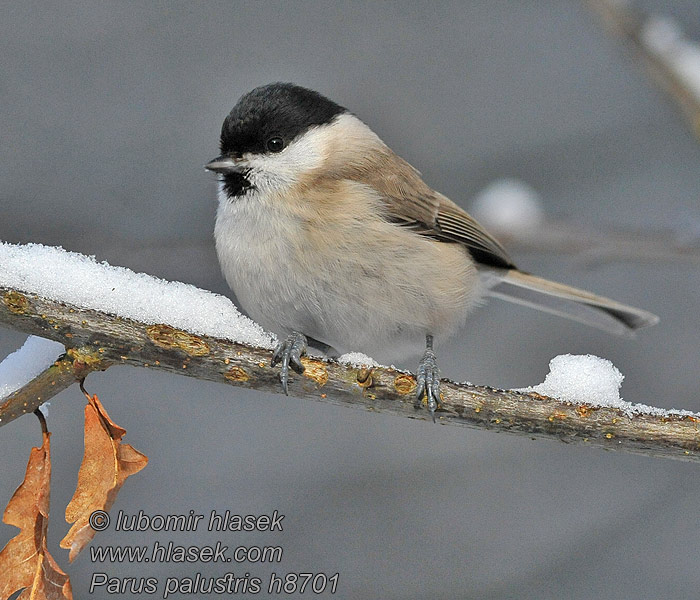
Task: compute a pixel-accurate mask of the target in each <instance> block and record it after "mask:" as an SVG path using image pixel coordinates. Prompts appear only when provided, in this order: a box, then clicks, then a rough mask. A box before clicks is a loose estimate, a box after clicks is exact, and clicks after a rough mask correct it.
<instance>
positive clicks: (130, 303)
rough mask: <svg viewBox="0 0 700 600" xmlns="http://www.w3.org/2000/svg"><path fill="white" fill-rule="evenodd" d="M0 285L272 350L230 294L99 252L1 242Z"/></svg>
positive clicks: (269, 337) (265, 335) (268, 337)
mask: <svg viewBox="0 0 700 600" xmlns="http://www.w3.org/2000/svg"><path fill="white" fill-rule="evenodd" d="M0 265H2V269H1V270H0V286H6V287H12V288H15V289H18V290H20V291H22V292H26V293H31V294H38V295H39V296H44V297H46V298H49V299H51V300H56V301H58V302H65V303H67V304H73V305H75V306H78V307H80V308H85V309H94V310H99V311H103V312H106V313H110V314H112V315H116V316H119V317H124V318H127V319H134V320H136V321H141V322H143V323H149V324H156V323H164V324H168V325H171V326H173V327H176V328H178V329H184V330H186V331H189V332H191V333H195V334H199V335H209V336H213V337H218V338H224V339H227V340H231V341H235V342H241V343H244V344H250V345H252V346H258V347H262V348H272V347H273V344H274V336H273V335H272V334H270V333H267V332H265V331H264V330H263V329H262V327H260V325H258V324H257V323H255V322H253V321H251V320H250V319H248V318H247V317H244V316H243V315H242V314H241V313H240V312H238V309H237V308H236V307H235V306H234V305H233V303H232V302H231V301H230V300H229V299H228V298H226V297H224V296H220V295H218V294H214V293H212V292H209V291H206V290H202V289H199V288H197V287H195V286H193V285H188V284H185V283H180V282H179V281H165V280H164V279H159V278H157V277H152V276H151V275H146V274H145V273H134V272H133V271H130V270H129V269H125V268H124V267H113V266H111V265H109V264H107V263H106V262H101V263H99V262H97V261H96V260H95V257H94V256H85V255H83V254H78V253H75V252H68V251H66V250H64V249H63V248H56V247H51V246H42V245H41V244H26V245H15V244H7V243H4V242H0Z"/></svg>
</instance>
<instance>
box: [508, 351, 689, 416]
mask: <svg viewBox="0 0 700 600" xmlns="http://www.w3.org/2000/svg"><path fill="white" fill-rule="evenodd" d="M624 378H625V377H624V375H622V373H620V371H619V370H618V369H617V367H616V366H615V365H614V364H612V363H611V362H610V361H609V360H607V359H605V358H599V357H597V356H593V355H592V354H586V355H575V354H562V355H560V356H555V357H554V358H553V359H552V360H551V361H549V373H548V374H547V377H545V380H544V382H543V383H540V384H539V385H535V386H532V387H528V388H522V389H520V390H516V391H519V392H525V393H527V392H535V393H537V394H541V395H543V396H549V397H550V398H556V399H558V400H561V401H563V402H570V403H572V404H588V405H591V406H601V407H608V408H616V409H618V410H620V411H622V412H623V413H625V414H626V415H627V416H628V417H631V416H632V415H635V414H637V415H639V414H646V415H654V416H681V417H682V416H693V417H698V416H700V414H698V413H694V412H691V411H689V410H676V409H671V410H666V409H663V408H657V407H654V406H647V405H645V404H632V403H631V402H625V401H624V400H623V399H622V398H620V386H621V385H622V380H623V379H624Z"/></svg>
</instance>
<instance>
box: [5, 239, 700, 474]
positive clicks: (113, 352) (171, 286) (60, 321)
mask: <svg viewBox="0 0 700 600" xmlns="http://www.w3.org/2000/svg"><path fill="white" fill-rule="evenodd" d="M0 264H1V265H2V270H1V271H0V324H3V325H6V326H8V327H11V328H13V329H17V330H20V331H24V332H26V333H29V334H32V335H37V336H41V337H43V338H48V339H50V340H54V341H55V342H59V343H60V344H62V345H63V346H64V347H65V348H66V352H65V354H62V355H61V356H60V357H58V358H57V360H56V361H55V362H53V363H50V364H49V365H48V366H46V367H45V368H44V370H42V371H41V372H40V373H39V374H38V375H35V376H34V375H31V377H32V378H31V379H30V380H29V381H27V382H26V383H24V384H22V382H21V376H20V382H19V384H17V383H16V382H15V383H14V384H13V387H14V388H16V387H17V385H20V387H19V389H14V391H12V392H10V394H9V396H6V397H5V398H2V399H0V425H3V424H5V423H7V422H9V421H11V420H13V419H15V418H17V417H19V416H21V415H22V414H25V413H28V412H32V411H33V410H34V409H36V408H37V407H38V406H39V405H40V404H42V403H43V402H45V401H46V400H47V399H49V398H50V397H52V396H53V395H55V394H56V393H58V391H60V390H62V389H65V388H66V387H68V386H69V385H71V383H74V382H75V381H77V380H80V379H82V378H84V377H85V376H86V375H87V374H89V373H90V372H92V371H95V370H104V369H107V368H109V367H110V366H113V365H117V364H123V365H132V366H141V367H148V368H151V369H160V370H164V371H169V372H171V373H180V374H183V375H189V376H191V377H196V378H199V379H205V380H209V381H217V382H220V383H228V384H231V385H237V386H242V387H247V388H251V389H260V390H265V391H269V392H275V393H281V386H280V384H279V381H278V379H277V369H272V368H270V366H269V364H270V358H271V347H272V344H273V339H272V338H271V337H270V336H269V335H268V334H266V333H265V332H263V331H262V330H261V329H260V328H259V327H258V326H257V325H256V324H254V323H252V322H251V321H249V320H248V319H245V318H244V317H242V316H241V315H240V314H239V313H238V311H237V310H236V308H235V306H233V304H232V303H231V302H230V301H229V300H228V299H226V298H224V297H222V296H217V295H215V294H212V293H211V292H207V291H205V290H199V289H197V288H194V287H193V286H189V285H185V284H182V283H177V282H166V281H162V280H159V279H156V278H154V277H150V276H148V275H145V274H137V273H133V272H131V271H129V270H128V269H122V268H117V267H111V266H109V265H107V264H104V263H102V264H100V263H97V262H96V261H95V260H94V259H93V258H91V257H86V256H82V255H79V254H74V253H69V252H65V251H63V250H62V249H59V248H47V247H44V246H38V245H26V246H15V245H10V244H2V243H0ZM56 351H57V347H56V346H54V347H53V348H51V349H50V350H49V352H48V353H49V354H50V353H52V352H56ZM23 354H24V355H25V357H24V359H23V360H32V357H35V358H36V360H37V361H39V364H43V365H45V364H46V357H47V353H46V352H44V354H43V358H42V357H41V356H39V355H35V354H34V353H33V352H31V351H29V350H27V351H26V352H24V353H23ZM13 360H15V361H17V360H19V359H17V358H16V359H13ZM49 360H50V357H49ZM356 360H357V359H356ZM41 361H44V362H43V363H42V362H41ZM302 362H303V363H304V365H305V367H306V371H305V373H304V374H303V375H299V376H295V379H294V380H293V381H292V383H291V385H290V390H289V391H290V394H291V395H293V396H298V397H304V398H310V399H315V400H319V401H323V402H330V403H332V404H338V405H348V406H355V407H361V408H365V409H367V410H371V411H376V412H389V413H393V414H396V415H401V416H404V417H408V418H413V419H424V420H428V419H430V416H429V413H428V411H427V410H425V409H421V408H418V409H417V408H415V407H414V391H415V385H416V384H415V378H414V376H413V375H411V374H410V373H406V372H403V371H399V370H396V369H393V368H388V367H382V366H376V365H371V366H370V365H367V366H363V365H362V364H348V363H341V362H338V361H334V360H322V359H318V358H314V357H304V358H303V359H302ZM360 362H363V361H362V360H360ZM565 362H566V364H564V363H563V362H562V361H559V363H558V364H554V363H553V369H552V371H553V373H552V375H553V376H552V378H551V380H550V379H549V378H548V381H547V382H545V384H548V387H547V385H545V384H543V386H545V387H538V388H536V390H539V393H538V391H531V392H518V391H515V390H497V389H492V388H489V387H481V386H474V385H470V384H456V383H453V382H450V381H448V380H443V384H442V391H443V399H442V403H441V409H440V410H439V411H438V413H437V417H438V422H439V423H440V424H451V425H463V426H469V427H481V428H486V429H492V430H495V431H506V432H511V433H520V434H525V435H530V436H532V437H548V438H558V439H560V440H562V441H565V442H578V443H583V444H589V445H592V446H602V447H604V448H608V449H623V450H627V451H631V452H637V453H641V454H646V455H651V456H659V457H666V458H676V459H681V460H692V461H698V460H700V433H699V432H698V423H700V415H698V414H695V413H689V412H687V411H665V410H662V409H658V408H651V407H646V406H642V405H631V404H629V403H622V402H621V401H615V398H613V401H612V402H609V401H608V399H609V398H608V397H609V394H608V395H606V396H605V397H599V398H596V397H595V395H593V396H590V395H587V394H586V393H585V388H586V387H595V386H591V385H590V384H589V383H587V382H586V381H585V380H581V379H580V377H575V378H574V381H573V384H574V385H573V387H571V386H570V385H569V384H568V383H567V382H566V381H563V382H562V379H563V380H566V379H567V376H566V375H565V372H567V371H571V369H572V365H573V370H574V371H576V370H577V369H579V367H580V365H579V367H577V366H576V364H575V363H576V361H574V363H571V361H565ZM594 362H595V361H594ZM567 365H568V366H567ZM562 366H564V367H565V368H564V370H563V371H562ZM594 366H595V365H594ZM587 368H588V367H587ZM613 368H614V367H613ZM557 369H558V371H557ZM19 371H20V372H23V368H19ZM555 371H556V372H555ZM579 371H580V369H579ZM27 372H28V371H27ZM35 372H36V370H35ZM604 373H605V371H604V370H603V371H596V370H595V369H594V370H593V371H592V377H593V378H592V381H593V382H596V384H597V383H599V382H600V377H601V376H603V374H604ZM608 373H612V379H611V380H610V381H609V382H608V384H607V385H608V386H609V387H611V389H613V391H614V388H615V387H616V385H617V386H619V380H620V378H619V377H618V375H619V373H618V374H617V375H615V372H613V371H610V370H609V369H608ZM616 381H617V384H616V383H615V382H616ZM569 383H571V382H569ZM567 386H568V388H569V390H568V391H567ZM545 390H546V393H557V394H559V392H561V393H560V394H559V395H561V396H562V397H563V398H566V399H565V400H557V399H555V398H552V397H549V396H545V395H542V393H543V391H545ZM582 390H583V391H582ZM594 391H597V390H594ZM581 394H583V395H581ZM613 395H614V394H613ZM618 400H619V399H618ZM605 404H610V406H605ZM193 418H194V417H193Z"/></svg>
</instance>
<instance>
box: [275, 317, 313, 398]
mask: <svg viewBox="0 0 700 600" xmlns="http://www.w3.org/2000/svg"><path fill="white" fill-rule="evenodd" d="M304 354H306V336H305V335H304V334H303V333H299V332H298V331H292V333H290V334H289V335H288V336H287V339H286V340H284V341H283V342H280V343H279V344H277V348H275V351H274V353H273V354H272V360H271V361H270V364H271V366H273V367H274V366H275V365H276V364H278V363H279V362H282V368H281V369H280V381H281V382H282V389H283V390H284V393H285V395H289V394H288V392H287V384H288V381H289V367H291V368H292V369H294V370H295V371H296V372H297V373H299V374H300V375H301V374H302V373H303V372H304V365H302V364H301V357H302V356H303V355H304Z"/></svg>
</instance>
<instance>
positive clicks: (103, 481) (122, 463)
mask: <svg viewBox="0 0 700 600" xmlns="http://www.w3.org/2000/svg"><path fill="white" fill-rule="evenodd" d="M125 433H126V430H125V429H123V428H121V427H119V425H117V424H116V423H114V421H112V419H110V418H109V415H108V414H107V411H106V410H105V409H104V407H103V406H102V403H101V402H100V400H99V398H98V397H97V395H93V396H91V397H90V396H89V397H88V404H87V405H86V406H85V453H84V454H83V462H82V463H81V465H80V471H79V472H78V485H77V487H76V489H75V493H74V494H73V498H71V501H70V502H69V503H68V506H67V507H66V521H67V522H68V523H73V526H72V527H71V528H70V531H68V533H67V534H66V537H64V538H63V539H62V540H61V548H70V554H69V555H68V559H69V560H70V562H73V560H74V559H75V557H76V556H78V554H79V553H80V552H81V551H82V550H83V548H85V546H87V545H88V544H89V543H90V541H91V540H92V538H93V537H94V536H95V531H94V529H92V527H91V526H90V521H89V519H90V515H91V514H92V513H93V512H94V511H96V510H104V511H109V509H110V508H111V507H112V505H113V504H114V501H115V500H116V498H117V493H118V492H119V490H120V489H121V487H122V485H123V484H124V482H125V481H126V478H127V477H129V476H130V475H133V474H134V473H138V472H139V471H140V470H141V469H143V468H144V467H145V466H146V464H147V463H148V458H147V457H146V456H145V455H143V454H141V453H140V452H139V451H138V450H134V448H132V447H131V446H130V445H129V444H122V442H121V439H122V437H123V436H124V434H125Z"/></svg>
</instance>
